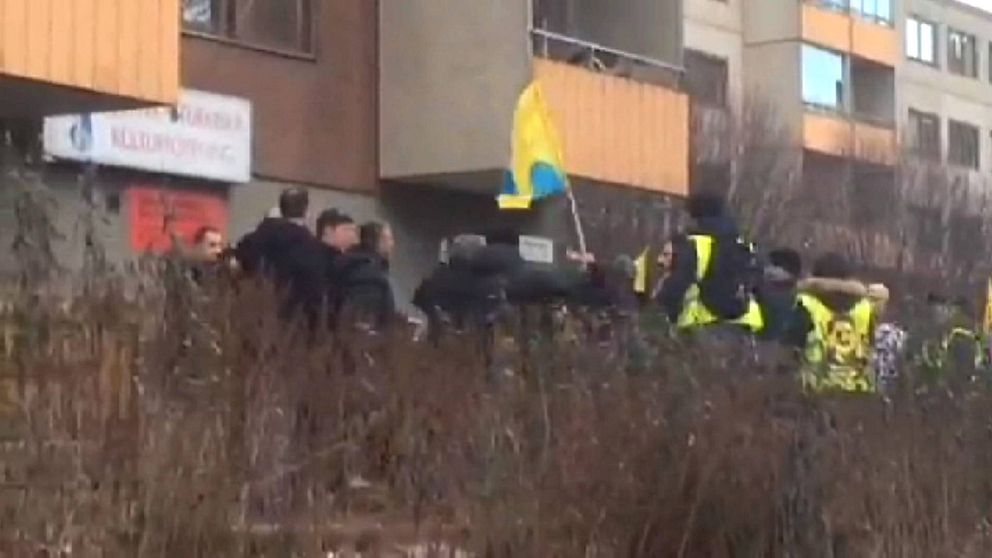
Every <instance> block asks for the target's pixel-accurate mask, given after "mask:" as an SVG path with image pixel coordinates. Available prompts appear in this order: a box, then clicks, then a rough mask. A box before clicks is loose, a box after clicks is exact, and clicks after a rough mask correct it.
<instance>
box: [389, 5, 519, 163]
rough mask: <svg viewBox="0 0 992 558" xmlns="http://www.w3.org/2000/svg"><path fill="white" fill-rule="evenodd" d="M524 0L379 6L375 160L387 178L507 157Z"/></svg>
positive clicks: (514, 98) (517, 78) (517, 84)
mask: <svg viewBox="0 0 992 558" xmlns="http://www.w3.org/2000/svg"><path fill="white" fill-rule="evenodd" d="M529 6H530V3H529V2H527V1H526V0H476V1H473V2H465V1H464V0H404V1H402V2H383V3H381V7H380V15H379V17H380V20H379V21H380V26H381V27H380V34H379V37H380V41H381V47H380V53H379V57H380V58H379V75H380V83H379V96H380V97H379V98H380V104H379V111H380V121H379V129H380V149H381V151H380V167H381V171H382V176H384V177H386V178H407V177H418V176H423V175H433V174H439V173H461V172H475V171H479V170H490V169H498V168H502V167H503V166H504V165H505V164H506V158H507V148H508V146H509V141H510V126H511V124H512V121H513V118H512V116H513V107H514V105H515V103H516V100H517V96H518V95H519V94H520V91H521V90H522V89H523V87H524V85H525V84H526V83H527V82H528V80H529V78H530V65H529V59H530V47H529V39H528V32H527V30H528V28H529V24H530V13H529V12H528V11H527V10H528V7H529Z"/></svg>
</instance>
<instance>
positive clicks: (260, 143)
mask: <svg viewBox="0 0 992 558" xmlns="http://www.w3.org/2000/svg"><path fill="white" fill-rule="evenodd" d="M376 4H377V3H376V2H355V1H354V0H325V1H323V2H317V3H316V5H317V8H318V9H317V10H316V14H317V15H316V18H317V21H316V23H315V25H316V29H317V32H316V54H315V56H313V57H307V56H292V55H286V54H282V53H275V52H271V51H265V50H262V49H256V48H250V47H246V46H243V45H238V44H234V43H232V42H230V41H220V40H215V39H212V38H204V37H200V36H191V35H186V36H184V38H183V57H182V61H183V64H182V79H183V86H184V87H189V88H193V89H202V90H205V91H212V92H217V93H224V94H229V95H236V96H240V97H245V98H247V99H249V100H250V101H251V102H252V105H253V107H254V130H255V138H254V146H255V150H254V163H253V164H254V169H253V170H254V173H255V174H256V175H258V176H260V177H265V178H268V179H273V180H280V181H287V182H295V183H303V184H311V185H315V186H320V187H326V188H337V189H344V190H351V191H363V192H372V191H374V189H375V185H376V179H377V176H378V174H377V170H376V127H375V122H376V98H377V91H376V79H377V78H376V68H377V60H376V49H377V46H376V42H377V39H376V36H377V27H376V18H377V16H376V12H377V6H376Z"/></svg>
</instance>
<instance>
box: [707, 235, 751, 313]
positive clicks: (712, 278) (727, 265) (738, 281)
mask: <svg viewBox="0 0 992 558" xmlns="http://www.w3.org/2000/svg"><path fill="white" fill-rule="evenodd" d="M760 277H761V264H760V262H759V261H758V256H757V254H756V253H755V250H754V246H753V245H752V244H751V243H749V242H746V241H744V240H743V239H742V238H740V237H715V238H714V240H713V255H712V256H711V258H710V264H709V269H708V270H706V274H705V275H704V276H703V280H702V281H701V282H700V284H699V290H700V299H701V301H702V303H703V304H704V305H705V306H706V307H707V308H708V309H709V310H710V311H711V312H713V313H714V314H715V315H716V316H717V317H718V318H720V319H722V320H733V319H737V318H739V317H741V316H743V315H744V314H746V313H747V311H748V307H749V305H750V303H751V301H752V299H753V293H754V290H755V288H756V286H757V285H758V279H759V278H760Z"/></svg>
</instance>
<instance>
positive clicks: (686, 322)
mask: <svg viewBox="0 0 992 558" xmlns="http://www.w3.org/2000/svg"><path fill="white" fill-rule="evenodd" d="M689 241H690V242H691V243H692V245H693V247H695V249H696V281H695V282H694V283H693V284H692V285H691V286H690V287H689V289H688V290H687V291H686V293H685V299H684V300H683V302H682V313H681V314H680V315H679V319H678V322H677V326H678V328H679V329H692V328H697V327H702V326H708V325H713V324H717V323H729V324H735V325H739V326H741V327H743V328H745V329H747V330H749V331H751V332H752V333H757V332H759V331H761V329H762V328H763V327H764V326H765V320H764V317H763V316H762V315H761V307H760V306H759V305H758V302H757V301H756V300H754V297H753V296H749V300H748V308H747V312H745V313H744V315H742V316H741V317H739V318H736V319H733V320H729V321H727V320H721V319H720V318H718V317H717V316H716V315H715V314H714V313H713V312H711V311H710V310H709V308H706V305H705V304H703V301H702V296H701V295H702V292H701V291H700V287H699V285H700V284H702V282H703V279H704V278H705V277H706V273H707V272H708V271H709V269H710V264H711V263H712V261H713V244H714V242H715V239H714V238H713V237H712V236H705V235H692V236H690V237H689Z"/></svg>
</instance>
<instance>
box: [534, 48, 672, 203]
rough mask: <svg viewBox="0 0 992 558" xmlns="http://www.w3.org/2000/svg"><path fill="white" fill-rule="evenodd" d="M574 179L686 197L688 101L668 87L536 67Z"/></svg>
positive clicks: (538, 63)
mask: <svg viewBox="0 0 992 558" xmlns="http://www.w3.org/2000/svg"><path fill="white" fill-rule="evenodd" d="M534 77H535V78H536V79H537V80H539V81H540V83H541V85H542V87H543V88H544V92H545V96H546V97H547V101H548V105H549V108H550V110H551V113H552V118H553V119H554V121H555V123H556V125H557V126H558V130H559V133H560V134H561V137H562V143H563V149H564V151H565V166H566V167H567V170H568V172H569V174H572V175H576V176H581V177H585V178H590V179H593V180H599V181H603V182H611V183H615V184H622V185H629V186H635V187H639V188H644V189H647V190H653V191H657V192H663V193H667V194H674V195H679V196H684V195H686V194H687V193H688V191H689V99H688V97H687V96H686V95H684V94H682V93H679V92H677V91H673V90H671V89H666V88H664V87H660V86H656V85H650V84H645V83H638V82H635V81H631V80H629V79H624V78H618V77H614V76H608V75H604V74H599V73H594V72H591V71H589V70H586V69H584V68H580V67H576V66H572V65H568V64H563V63H559V62H553V61H550V60H546V59H541V58H538V59H535V60H534Z"/></svg>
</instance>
